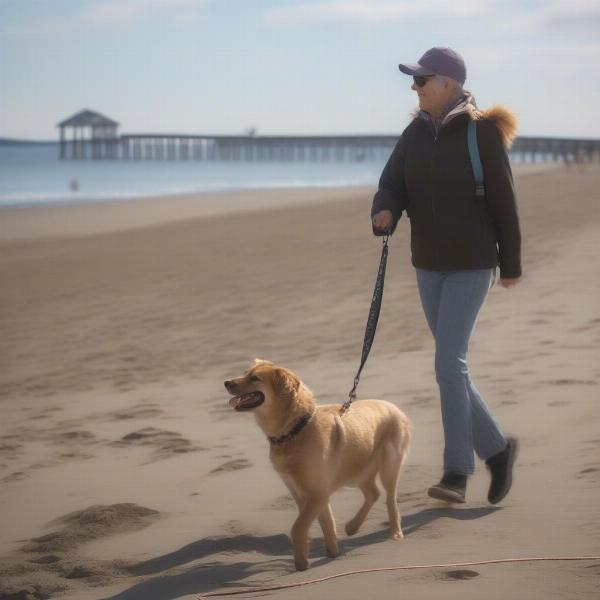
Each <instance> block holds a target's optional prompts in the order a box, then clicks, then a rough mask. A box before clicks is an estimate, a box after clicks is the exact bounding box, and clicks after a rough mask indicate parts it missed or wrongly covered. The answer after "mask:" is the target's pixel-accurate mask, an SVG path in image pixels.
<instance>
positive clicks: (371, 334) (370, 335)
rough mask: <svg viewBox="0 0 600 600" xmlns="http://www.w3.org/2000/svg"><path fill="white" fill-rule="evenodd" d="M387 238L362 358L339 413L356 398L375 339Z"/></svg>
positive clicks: (343, 411) (381, 295) (376, 282)
mask: <svg viewBox="0 0 600 600" xmlns="http://www.w3.org/2000/svg"><path fill="white" fill-rule="evenodd" d="M388 238H389V234H385V235H384V236H383V248H382V249H381V260H380V262H379V272H378V273H377V281H375V289H374V290H373V299H372V300H371V308H370V309H369V317H368V318H367V327H366V329H365V340H364V342H363V349H362V358H361V361H360V367H359V368H358V372H357V373H356V377H355V378H354V385H353V386H352V389H351V390H350V394H349V395H348V400H346V402H344V404H342V410H341V415H344V413H345V412H346V411H347V410H348V409H349V408H350V405H351V404H352V402H353V401H354V400H356V388H357V387H358V381H359V379H360V373H361V371H362V369H363V367H364V366H365V363H366V362H367V356H369V352H370V350H371V346H372V345H373V340H374V339H375V330H376V329H377V321H378V320H379V311H380V310H381V301H382V300H383V284H384V281H385V266H386V264H387V257H388Z"/></svg>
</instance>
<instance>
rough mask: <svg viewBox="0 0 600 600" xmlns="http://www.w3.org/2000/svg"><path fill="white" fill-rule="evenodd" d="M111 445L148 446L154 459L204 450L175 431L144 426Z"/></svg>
mask: <svg viewBox="0 0 600 600" xmlns="http://www.w3.org/2000/svg"><path fill="white" fill-rule="evenodd" d="M112 445H113V446H118V447H127V446H150V447H152V448H153V449H154V460H163V459H165V458H170V457H172V456H175V455H176V454H184V453H186V452H197V451H200V450H204V449H205V448H202V447H200V446H197V445H195V444H192V442H190V440H188V439H186V438H184V437H183V436H182V435H181V434H180V433H177V432H175V431H166V430H164V429H157V428H156V427H144V428H142V429H138V430H137V431H132V432H131V433H128V434H127V435H125V436H123V437H122V438H121V439H120V440H119V441H117V442H113V443H112Z"/></svg>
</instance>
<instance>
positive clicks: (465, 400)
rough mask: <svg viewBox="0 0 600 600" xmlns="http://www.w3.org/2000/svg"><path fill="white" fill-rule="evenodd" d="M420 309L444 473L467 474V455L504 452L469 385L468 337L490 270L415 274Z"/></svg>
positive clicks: (497, 430) (487, 414)
mask: <svg viewBox="0 0 600 600" xmlns="http://www.w3.org/2000/svg"><path fill="white" fill-rule="evenodd" d="M416 271H417V284H418V287H419V295H420V296H421V304H422V305H423V310H424V311H425V316H426V318H427V323H428V324H429V328H430V329H431V332H432V333H433V337H434V339H435V375H436V379H437V382H438V385H439V388H440V398H441V405H442V422H443V425H444V438H445V448H444V473H457V474H461V475H470V474H472V473H473V471H474V464H473V462H474V461H473V450H475V452H476V453H477V456H478V457H479V458H480V459H481V460H486V459H488V458H489V457H490V456H493V455H494V454H496V453H497V452H500V451H501V450H503V449H504V448H505V447H506V443H507V440H506V437H505V436H504V434H503V433H502V431H501V430H500V427H499V426H498V424H497V423H496V421H495V420H494V417H493V416H492V415H491V413H490V411H489V409H488V407H487V405H486V403H485V402H484V400H483V398H482V397H481V394H480V393H479V392H478V391H477V388H476V387H475V385H474V384H473V381H472V380H471V376H470V374H469V369H468V367H467V350H468V346H469V338H470V337H471V333H472V332H473V329H474V327H475V323H476V321H477V315H478V313H479V309H480V308H481V307H482V306H483V303H484V301H485V298H486V296H487V293H488V291H489V289H490V288H491V286H492V285H493V284H494V280H495V275H496V270H495V269H494V268H490V269H466V270H459V271H431V270H428V269H416Z"/></svg>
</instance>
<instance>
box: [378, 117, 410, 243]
mask: <svg viewBox="0 0 600 600" xmlns="http://www.w3.org/2000/svg"><path fill="white" fill-rule="evenodd" d="M406 133H407V130H406V129H405V130H404V132H403V133H402V135H401V136H400V139H399V140H398V141H397V142H396V146H395V147H394V149H393V150H392V154H391V155H390V157H389V159H388V161H387V163H386V165H385V167H384V168H383V171H382V173H381V177H380V178H379V189H378V190H377V192H376V193H375V196H373V204H372V206H371V219H373V217H374V216H375V215H376V214H377V213H378V212H379V211H382V210H389V211H391V213H392V215H393V221H392V228H391V231H390V233H394V231H395V229H396V225H397V224H398V221H399V220H400V217H401V216H402V211H403V210H405V209H406V206H407V204H408V195H407V192H406V184H405V182H404V155H405V146H406V137H407V135H406ZM373 233H374V234H375V235H383V234H382V233H381V231H378V230H376V229H375V228H374V227H373Z"/></svg>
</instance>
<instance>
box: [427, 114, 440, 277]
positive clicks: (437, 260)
mask: <svg viewBox="0 0 600 600" xmlns="http://www.w3.org/2000/svg"><path fill="white" fill-rule="evenodd" d="M432 128H433V129H434V132H433V152H432V153H431V164H430V166H429V179H430V181H431V214H432V216H433V238H434V244H435V265H436V267H438V266H439V264H440V257H439V248H438V239H437V222H436V217H435V202H434V199H433V197H434V189H433V181H434V180H433V159H434V157H435V148H436V145H437V141H438V135H439V134H438V133H436V132H435V125H433V124H432Z"/></svg>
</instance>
